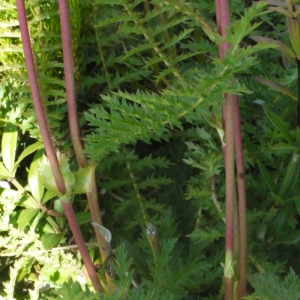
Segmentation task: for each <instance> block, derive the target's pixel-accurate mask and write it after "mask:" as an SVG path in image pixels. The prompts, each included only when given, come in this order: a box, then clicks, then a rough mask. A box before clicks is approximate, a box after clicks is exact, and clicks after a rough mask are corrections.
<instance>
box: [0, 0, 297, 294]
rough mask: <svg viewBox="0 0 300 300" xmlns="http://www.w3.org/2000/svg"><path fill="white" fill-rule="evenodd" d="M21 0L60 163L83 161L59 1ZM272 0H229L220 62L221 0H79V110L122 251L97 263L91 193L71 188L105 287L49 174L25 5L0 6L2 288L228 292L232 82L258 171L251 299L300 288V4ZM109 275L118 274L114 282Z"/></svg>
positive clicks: (250, 201)
mask: <svg viewBox="0 0 300 300" xmlns="http://www.w3.org/2000/svg"><path fill="white" fill-rule="evenodd" d="M25 3H26V13H27V18H28V27H29V30H30V36H31V44H32V48H33V53H34V59H35V66H36V70H37V72H38V83H39V87H40V91H41V96H42V101H43V105H44V107H45V111H46V114H47V117H48V122H49V127H50V128H51V132H52V136H53V141H54V144H55V147H56V149H57V153H58V156H59V157H63V159H64V160H62V161H63V162H61V167H62V168H63V167H65V169H64V170H67V171H66V173H67V174H69V172H73V173H72V174H76V173H75V172H76V171H77V170H78V163H77V161H76V159H75V155H74V150H73V148H72V144H71V141H70V135H69V125H68V121H67V103H66V92H65V82H64V71H63V67H64V64H63V57H62V42H61V33H60V19H59V14H58V5H57V2H56V1H41V0H29V1H25ZM276 4H277V3H276ZM270 5H271V6H272V5H275V4H274V3H270ZM275 7H276V9H273V10H270V9H268V5H267V4H266V3H263V2H259V3H258V4H257V3H255V4H252V3H251V2H250V1H249V2H248V1H245V2H243V1H241V0H234V1H230V11H231V16H230V17H231V22H232V25H231V26H230V28H229V29H228V37H227V41H228V42H230V44H231V50H230V51H228V53H227V55H226V57H225V58H224V59H223V60H220V59H219V58H218V46H219V44H220V43H221V42H222V41H224V40H223V39H222V38H221V37H220V36H219V35H218V34H217V29H216V21H215V6H214V2H213V1H194V0H193V1H188V2H186V1H178V0H170V1H163V2H162V1H156V0H152V1H147V0H146V1H141V0H136V1H128V0H118V1H113V0H108V1H105V0H95V1H79V0H72V1H69V8H70V16H71V26H72V46H73V60H74V75H75V83H76V99H77V109H78V112H79V122H80V127H81V130H82V137H83V141H84V145H85V153H86V155H87V157H88V159H89V163H90V165H92V166H96V184H97V189H98V194H99V205H100V208H101V214H102V219H103V224H104V226H105V228H106V229H108V230H109V231H110V233H111V235H112V240H111V247H112V249H116V253H113V251H111V252H109V253H108V254H109V255H108V258H107V259H106V260H105V261H102V260H101V256H100V253H99V252H100V251H99V248H98V247H97V246H96V238H95V233H94V231H93V226H92V225H91V221H92V217H91V214H90V212H89V209H88V204H87V201H86V199H85V195H84V194H83V192H82V191H77V192H76V189H75V188H74V190H73V192H74V193H73V194H72V204H73V207H74V210H75V213H76V219H77V221H78V223H79V225H80V228H81V231H82V234H83V237H84V240H85V242H86V243H87V245H88V251H89V254H90V257H91V260H92V262H93V264H94V265H95V267H96V269H97V272H98V276H99V278H100V283H101V285H102V286H103V288H104V293H100V294H99V295H96V294H94V293H93V292H92V288H91V286H89V285H90V281H89V279H88V275H87V273H86V271H85V268H84V266H83V264H82V261H81V256H80V254H79V252H78V250H77V247H76V245H74V239H73V235H72V233H71V231H70V228H69V225H68V222H67V221H66V217H65V214H64V212H63V206H62V203H61V199H60V197H59V196H58V195H57V193H55V191H53V190H52V189H51V185H49V182H48V177H47V176H45V175H44V173H45V172H44V170H45V168H44V166H45V165H46V163H45V158H43V153H44V148H43V143H42V142H41V135H40V131H39V127H38V124H37V120H36V114H35V112H34V109H33V105H32V99H31V94H30V87H29V83H28V77H27V70H26V68H25V63H24V55H23V48H22V42H21V39H20V33H19V28H18V21H17V20H18V16H17V11H16V7H15V2H14V1H9V0H7V1H5V2H2V3H1V4H0V20H1V23H0V24H1V28H0V37H1V38H0V50H1V51H0V72H1V73H0V76H1V86H0V99H1V102H0V105H1V110H0V128H1V140H2V144H1V164H0V177H1V181H0V192H1V196H0V278H1V280H0V297H1V298H3V299H29V298H30V299H56V298H57V297H61V298H63V299H102V298H103V299H104V298H106V297H108V298H109V299H126V298H127V299H214V300H215V299H223V298H224V284H223V276H224V268H223V264H222V263H223V261H224V238H225V222H224V220H225V213H224V212H225V203H224V198H225V173H224V162H223V153H222V143H223V142H224V141H225V139H224V128H223V124H222V123H223V119H222V105H223V94H225V93H234V94H237V95H239V103H240V109H241V121H242V132H243V136H242V139H243V147H244V160H245V170H246V175H245V178H246V183H247V186H246V188H247V226H248V260H247V268H248V269H247V271H248V279H249V285H248V290H247V292H248V296H246V297H245V298H244V299H271V300H277V299H281V300H283V299H295V300H296V299H299V297H300V288H299V286H300V285H299V283H300V280H299V278H298V276H297V274H299V273H300V264H297V263H295V260H296V259H297V254H298V252H299V240H300V228H299V213H300V206H299V200H300V199H299V197H300V196H299V178H298V177H299V176H298V175H299V158H298V157H299V141H300V134H299V127H298V125H299V122H298V120H299V117H298V116H297V101H298V100H299V99H298V87H299V69H298V67H299V63H298V62H299V59H300V55H299V53H298V49H299V48H300V47H299V45H300V42H299V34H298V37H297V32H298V33H299V31H297V30H298V29H297V28H298V27H297V26H298V25H295V26H294V27H295V28H296V29H295V30H294V31H295V32H296V33H295V34H294V35H293V32H294V31H293V28H294V27H292V26H293V25H291V24H290V23H291V21H288V20H289V19H288V18H290V19H292V20H296V21H295V24H299V20H298V7H297V4H294V3H293V1H286V2H282V3H280V6H277V5H276V6H275ZM279 8H281V10H280V9H279ZM282 9H285V10H286V11H287V12H290V11H294V12H295V15H291V16H288V15H287V14H286V13H284V12H283V11H282ZM293 22H294V21H293ZM289 24H290V25H289ZM293 24H294V23H293ZM291 28H292V29H291ZM291 32H292V33H291ZM250 35H251V36H252V37H251V38H250V37H249V36H250ZM260 38H272V39H275V40H276V41H277V42H278V41H281V42H282V43H283V44H284V45H286V46H287V47H289V49H290V51H291V52H289V51H288V50H286V48H284V47H283V46H282V45H281V44H278V43H277V49H275V44H274V43H273V44H271V43H270V40H266V39H260ZM276 41H275V43H276ZM256 42H259V43H258V44H257V43H256ZM297 47H298V48H297ZM66 158H67V159H66ZM43 172H44V173H43ZM79 176H81V175H80V174H79ZM82 178H83V180H84V179H85V177H82ZM149 224H151V225H153V226H154V227H151V226H150V225H149ZM149 241H150V242H149ZM101 250H103V249H101ZM107 250H108V249H105V251H107ZM114 257H115V258H114ZM105 274H106V275H107V274H109V275H110V277H112V278H113V279H114V282H115V285H116V287H117V289H116V292H115V293H111V294H110V295H109V292H108V290H109V287H108V286H109V285H108V284H107V281H106V278H105V277H106V275H105Z"/></svg>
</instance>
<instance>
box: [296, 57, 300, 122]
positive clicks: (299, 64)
mask: <svg viewBox="0 0 300 300" xmlns="http://www.w3.org/2000/svg"><path fill="white" fill-rule="evenodd" d="M296 62H297V70H298V108H297V127H298V128H300V60H299V59H296Z"/></svg>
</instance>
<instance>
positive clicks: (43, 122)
mask: <svg viewBox="0 0 300 300" xmlns="http://www.w3.org/2000/svg"><path fill="white" fill-rule="evenodd" d="M16 3H17V10H18V18H19V23H20V32H21V37H22V43H23V49H24V55H25V63H26V67H27V72H28V79H29V83H30V89H31V94H32V99H33V104H34V108H35V112H36V115H37V121H38V125H39V127H40V131H41V135H42V139H43V143H44V146H45V151H46V154H47V157H48V159H49V163H50V166H51V170H52V172H53V176H54V179H55V182H56V185H57V188H58V190H59V191H60V192H61V193H62V194H65V193H66V185H65V182H64V179H63V176H62V173H61V170H60V166H59V163H58V160H57V157H56V153H55V150H54V146H53V143H52V138H51V133H50V129H49V127H48V122H47V119H46V114H45V111H44V108H43V105H42V101H41V97H40V91H39V87H38V82H37V76H36V70H35V67H34V62H33V55H32V49H31V43H30V38H29V31H28V25H27V18H26V11H25V4H24V1H23V0H17V1H16ZM62 204H63V207H64V210H65V214H66V217H67V219H68V223H69V225H70V228H71V230H72V233H73V235H74V238H75V241H76V243H77V244H78V247H79V251H80V254H81V256H82V258H83V261H84V264H85V266H86V268H87V271H88V274H89V276H90V279H91V281H92V283H93V286H94V289H95V291H99V289H101V285H100V282H99V279H98V276H97V273H96V271H95V268H94V266H93V263H92V261H91V259H90V257H89V254H88V251H87V248H86V246H85V242H84V239H83V237H82V234H81V231H80V228H79V225H78V223H77V220H76V218H75V213H74V211H73V207H72V205H71V204H70V203H68V202H62Z"/></svg>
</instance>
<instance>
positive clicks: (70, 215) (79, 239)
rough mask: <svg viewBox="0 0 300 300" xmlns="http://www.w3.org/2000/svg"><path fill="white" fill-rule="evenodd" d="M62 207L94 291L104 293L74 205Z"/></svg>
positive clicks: (65, 204)
mask: <svg viewBox="0 0 300 300" xmlns="http://www.w3.org/2000/svg"><path fill="white" fill-rule="evenodd" d="M62 205H63V208H64V212H65V214H66V217H67V219H68V222H69V225H70V228H71V230H72V233H73V236H74V239H75V242H76V244H77V246H78V250H79V252H80V254H81V257H82V260H83V263H84V265H85V267H86V270H87V272H88V274H89V278H90V279H91V281H92V283H93V286H94V289H95V291H99V290H101V291H102V292H103V289H102V287H101V285H100V282H99V279H98V275H97V273H96V272H95V268H94V265H93V263H92V261H91V258H90V256H89V253H88V251H87V247H86V244H85V241H84V239H83V236H82V233H81V230H80V228H79V225H78V222H77V220H76V217H75V213H74V210H73V207H72V204H71V203H69V202H64V201H62Z"/></svg>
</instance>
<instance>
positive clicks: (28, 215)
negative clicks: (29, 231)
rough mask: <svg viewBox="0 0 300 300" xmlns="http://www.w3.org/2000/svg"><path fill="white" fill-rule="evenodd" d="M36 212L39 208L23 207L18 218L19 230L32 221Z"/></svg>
mask: <svg viewBox="0 0 300 300" xmlns="http://www.w3.org/2000/svg"><path fill="white" fill-rule="evenodd" d="M38 213H39V209H35V208H26V209H23V210H22V212H21V213H20V215H19V218H18V225H19V229H20V231H23V230H24V228H25V227H26V226H27V225H29V224H30V223H31V222H32V221H33V219H34V218H35V216H36V215H37V214H38Z"/></svg>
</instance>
